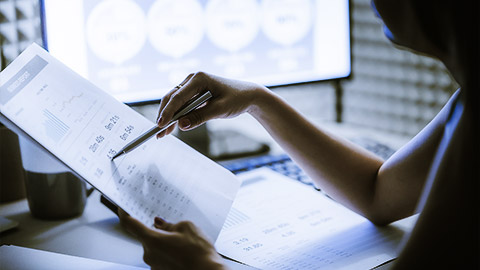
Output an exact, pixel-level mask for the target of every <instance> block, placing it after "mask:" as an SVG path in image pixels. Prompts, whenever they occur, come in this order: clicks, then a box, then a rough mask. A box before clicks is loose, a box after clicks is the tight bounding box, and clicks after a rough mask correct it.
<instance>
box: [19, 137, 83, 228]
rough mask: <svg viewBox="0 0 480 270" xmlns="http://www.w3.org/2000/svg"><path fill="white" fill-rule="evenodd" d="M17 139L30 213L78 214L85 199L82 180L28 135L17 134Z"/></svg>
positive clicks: (60, 216) (62, 216) (45, 215)
mask: <svg viewBox="0 0 480 270" xmlns="http://www.w3.org/2000/svg"><path fill="white" fill-rule="evenodd" d="M19 142H20V152H21V156H22V164H23V168H24V169H25V189H26V193H27V200H28V206H29V208H30V212H31V213H32V215H33V216H34V217H36V218H39V219H65V218H71V217H75V216H79V215H81V214H82V213H83V210H84V209H85V204H86V199H87V195H86V194H87V192H86V184H85V182H83V181H82V180H80V179H78V178H77V177H76V176H75V175H73V174H72V173H71V172H70V171H69V169H68V168H67V167H65V166H64V165H63V164H62V163H60V162H59V161H57V160H56V159H54V158H53V157H52V156H51V154H49V153H48V152H46V151H45V150H43V149H42V148H40V147H39V146H37V145H36V144H34V143H33V142H31V141H30V140H29V139H26V138H24V137H22V136H20V137H19Z"/></svg>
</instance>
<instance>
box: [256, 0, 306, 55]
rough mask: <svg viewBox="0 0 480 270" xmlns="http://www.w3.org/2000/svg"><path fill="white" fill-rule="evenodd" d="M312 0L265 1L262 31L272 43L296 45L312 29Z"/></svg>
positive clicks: (263, 4)
mask: <svg viewBox="0 0 480 270" xmlns="http://www.w3.org/2000/svg"><path fill="white" fill-rule="evenodd" d="M313 8H314V7H313V4H312V2H311V0H264V1H263V3H262V11H263V21H262V30H263V32H264V33H265V35H267V37H268V38H269V39H271V40H272V41H274V42H276V43H279V44H281V45H284V46H289V45H292V44H295V43H296V42H298V41H300V40H301V39H302V38H304V37H305V36H306V35H307V34H308V32H309V31H310V29H311V28H312V21H313V18H312V12H313Z"/></svg>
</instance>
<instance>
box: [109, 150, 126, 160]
mask: <svg viewBox="0 0 480 270" xmlns="http://www.w3.org/2000/svg"><path fill="white" fill-rule="evenodd" d="M124 153H125V152H124V151H121V152H118V153H117V154H116V155H115V156H113V157H112V159H111V161H113V160H114V159H116V158H117V157H119V156H121V155H123V154H124Z"/></svg>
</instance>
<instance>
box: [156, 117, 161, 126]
mask: <svg viewBox="0 0 480 270" xmlns="http://www.w3.org/2000/svg"><path fill="white" fill-rule="evenodd" d="M161 122H162V117H160V118H158V120H157V125H160V123H161Z"/></svg>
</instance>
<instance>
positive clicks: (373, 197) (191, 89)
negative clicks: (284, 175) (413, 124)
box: [159, 73, 450, 224]
mask: <svg viewBox="0 0 480 270" xmlns="http://www.w3.org/2000/svg"><path fill="white" fill-rule="evenodd" d="M206 90H209V91H211V92H212V94H213V98H212V99H211V100H210V101H209V102H208V103H207V104H206V106H204V107H202V108H200V109H198V110H196V111H194V112H192V113H190V114H189V115H187V116H185V117H183V118H181V119H180V121H179V125H180V128H181V129H184V130H185V129H191V128H194V127H196V126H198V125H200V124H202V123H203V122H205V121H207V120H210V119H213V118H227V117H233V116H236V115H239V114H241V113H244V112H247V113H249V114H251V115H252V116H253V117H254V118H255V119H257V120H258V121H259V122H260V123H261V124H262V125H263V127H264V128H265V129H266V130H267V131H268V132H269V133H270V134H271V135H272V136H273V138H274V139H275V140H276V141H277V142H278V143H279V144H280V145H281V146H282V148H283V149H284V150H285V151H286V152H287V153H288V154H289V155H290V156H291V157H292V158H293V159H294V160H295V161H296V162H297V163H298V164H299V165H300V167H302V169H304V170H305V171H306V172H307V174H308V175H309V176H310V177H311V178H312V179H313V180H314V182H315V183H316V184H317V186H319V187H320V188H322V189H323V190H324V191H325V192H326V193H327V194H329V196H331V197H332V198H334V199H335V200H337V201H339V202H340V203H342V204H344V205H346V206H347V207H349V208H351V209H352V210H354V211H356V212H358V213H360V214H361V215H363V216H365V217H367V218H368V219H370V220H371V221H372V222H374V223H376V224H387V223H390V222H392V221H395V220H397V219H400V218H403V217H406V216H409V215H411V214H413V213H414V211H415V206H416V204H417V201H418V199H419V197H420V194H421V191H422V188H423V185H424V182H425V179H426V175H427V173H428V170H429V167H430V164H431V162H432V158H433V156H434V154H435V149H436V147H437V145H438V143H439V141H440V136H441V134H442V130H443V126H444V123H445V119H446V113H447V112H448V108H444V109H443V110H442V111H441V112H440V113H439V115H438V116H437V117H436V118H435V119H434V120H433V121H432V122H431V123H430V124H429V125H428V126H427V127H426V128H425V129H424V130H422V132H420V133H419V134H418V135H417V136H416V137H415V138H414V139H413V140H412V141H411V142H410V143H408V144H407V145H406V146H405V147H403V148H402V149H400V150H399V151H397V153H395V154H394V155H393V156H392V157H391V158H390V159H389V160H387V161H385V162H384V161H383V160H381V159H380V158H378V157H377V156H375V155H373V154H371V153H369V152H368V151H366V150H364V149H362V148H360V147H358V146H356V145H354V144H353V143H350V142H348V141H346V140H344V139H341V138H340V137H337V136H335V135H334V134H331V133H329V132H327V131H324V130H322V129H321V128H318V127H316V126H315V125H313V124H312V123H311V122H309V121H308V120H307V119H306V118H305V117H304V116H302V115H301V114H300V113H298V112H297V111H296V110H295V109H293V108H292V107H291V106H290V105H288V104H287V103H286V102H285V101H284V100H283V99H282V98H280V97H279V96H277V95H276V94H274V93H273V92H271V91H269V90H268V89H267V88H265V87H263V86H260V85H257V84H253V83H247V82H242V81H235V80H229V79H225V78H221V77H217V76H214V75H210V74H206V73H196V74H191V75H190V76H189V77H188V78H187V80H186V81H185V84H184V85H183V86H182V87H181V88H180V89H174V90H173V91H172V92H171V93H169V94H168V95H167V96H166V97H165V98H164V99H163V100H162V103H161V106H160V109H159V118H160V119H161V121H160V122H159V125H160V126H163V125H164V124H165V123H167V122H168V121H169V120H170V119H171V117H172V115H173V113H174V112H175V111H176V110H178V108H180V107H181V106H182V105H183V104H185V103H186V102H187V101H188V100H189V99H191V98H192V97H193V96H195V95H197V94H200V93H202V92H204V91H206ZM449 106H450V103H449V104H447V105H446V106H445V107H449ZM171 131H172V128H171V129H169V130H167V132H165V133H163V134H160V135H159V137H162V136H164V135H165V134H168V133H170V132H171Z"/></svg>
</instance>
